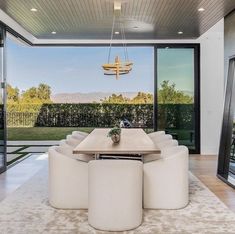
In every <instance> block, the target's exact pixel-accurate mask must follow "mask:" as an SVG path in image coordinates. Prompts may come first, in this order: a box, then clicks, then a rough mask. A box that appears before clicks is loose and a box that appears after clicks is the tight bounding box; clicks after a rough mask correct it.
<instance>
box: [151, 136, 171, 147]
mask: <svg viewBox="0 0 235 234" xmlns="http://www.w3.org/2000/svg"><path fill="white" fill-rule="evenodd" d="M151 139H152V141H153V142H154V143H155V144H156V145H158V143H159V142H161V141H166V140H172V135H170V134H161V135H156V136H154V137H152V138H151Z"/></svg>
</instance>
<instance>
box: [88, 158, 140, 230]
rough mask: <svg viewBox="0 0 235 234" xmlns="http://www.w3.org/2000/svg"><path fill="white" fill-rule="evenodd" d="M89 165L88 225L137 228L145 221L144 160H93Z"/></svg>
mask: <svg viewBox="0 0 235 234" xmlns="http://www.w3.org/2000/svg"><path fill="white" fill-rule="evenodd" d="M88 168H89V169H88V171H89V175H88V178H89V179H88V181H89V182H88V191H89V196H88V222H89V224H90V225H91V226H92V227H94V228H96V229H100V230H105V231H125V230H130V229H134V228H136V227H138V226H139V225H140V224H141V222H142V175H143V163H142V162H140V161H134V160H94V161H90V162H89V165H88Z"/></svg>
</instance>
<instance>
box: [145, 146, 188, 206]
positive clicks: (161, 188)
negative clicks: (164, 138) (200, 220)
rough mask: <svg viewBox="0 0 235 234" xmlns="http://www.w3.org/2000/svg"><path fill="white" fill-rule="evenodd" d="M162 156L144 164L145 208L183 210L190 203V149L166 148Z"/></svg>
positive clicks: (183, 147)
mask: <svg viewBox="0 0 235 234" xmlns="http://www.w3.org/2000/svg"><path fill="white" fill-rule="evenodd" d="M161 156H162V158H161V159H159V160H156V161H152V162H147V163H144V208H147V209H180V208H183V207H185V206H186V205H187V204H188V202H189V188H188V186H189V184H188V157H189V153H188V148H187V147H186V146H176V147H171V148H164V149H163V150H162V154H161Z"/></svg>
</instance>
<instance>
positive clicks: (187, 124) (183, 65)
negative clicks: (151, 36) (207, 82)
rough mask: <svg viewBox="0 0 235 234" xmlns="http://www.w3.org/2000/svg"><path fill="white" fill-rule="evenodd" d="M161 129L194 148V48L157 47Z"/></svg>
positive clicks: (159, 120) (158, 125)
mask: <svg viewBox="0 0 235 234" xmlns="http://www.w3.org/2000/svg"><path fill="white" fill-rule="evenodd" d="M157 97H158V118H157V127H158V130H165V131H166V132H168V133H169V134H171V135H173V137H174V138H175V139H177V140H178V141H179V144H183V145H186V146H188V147H189V149H191V150H195V113H194V49H193V48H168V47H166V48H158V49H157Z"/></svg>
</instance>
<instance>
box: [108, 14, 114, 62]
mask: <svg viewBox="0 0 235 234" xmlns="http://www.w3.org/2000/svg"><path fill="white" fill-rule="evenodd" d="M115 19H116V16H115V14H114V15H113V25H112V31H111V39H110V44H109V55H108V63H109V62H110V56H111V50H112V41H113V32H114V26H115Z"/></svg>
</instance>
